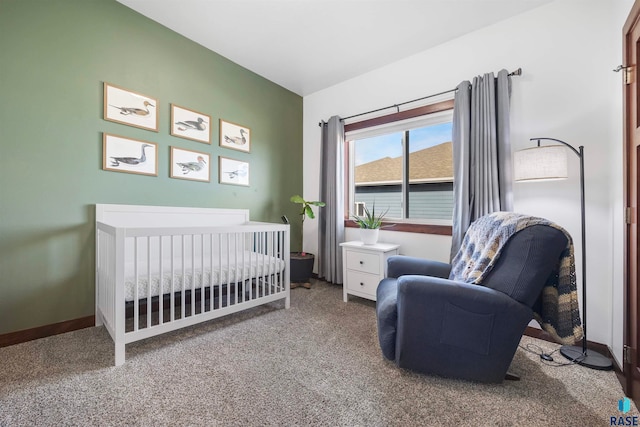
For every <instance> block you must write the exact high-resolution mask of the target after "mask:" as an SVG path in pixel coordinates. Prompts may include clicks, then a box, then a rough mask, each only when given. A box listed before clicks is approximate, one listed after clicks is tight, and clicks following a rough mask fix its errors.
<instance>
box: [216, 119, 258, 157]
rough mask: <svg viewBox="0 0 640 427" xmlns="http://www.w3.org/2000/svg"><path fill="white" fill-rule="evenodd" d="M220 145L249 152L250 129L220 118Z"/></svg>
mask: <svg viewBox="0 0 640 427" xmlns="http://www.w3.org/2000/svg"><path fill="white" fill-rule="evenodd" d="M220 147H224V148H230V149H232V150H238V151H244V152H245V153H249V152H251V129H249V128H248V127H247V126H242V125H239V124H236V123H232V122H228V121H226V120H223V119H220Z"/></svg>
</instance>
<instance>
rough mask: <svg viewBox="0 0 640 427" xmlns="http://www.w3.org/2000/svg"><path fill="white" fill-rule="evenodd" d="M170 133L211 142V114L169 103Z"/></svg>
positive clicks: (207, 142)
mask: <svg viewBox="0 0 640 427" xmlns="http://www.w3.org/2000/svg"><path fill="white" fill-rule="evenodd" d="M170 133H171V135H173V136H177V137H179V138H184V139H190V140H192V141H196V142H202V143H204V144H211V116H209V115H207V114H203V113H199V112H197V111H195V110H191V109H189V108H185V107H181V106H179V105H176V104H171V132H170Z"/></svg>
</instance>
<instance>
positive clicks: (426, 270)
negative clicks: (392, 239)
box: [387, 255, 451, 278]
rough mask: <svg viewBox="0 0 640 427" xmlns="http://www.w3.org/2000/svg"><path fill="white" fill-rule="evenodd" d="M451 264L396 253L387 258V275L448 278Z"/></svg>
mask: <svg viewBox="0 0 640 427" xmlns="http://www.w3.org/2000/svg"><path fill="white" fill-rule="evenodd" d="M450 271H451V264H447V263H444V262H440V261H433V260H429V259H423V258H416V257H410V256H406V255H395V256H391V257H389V259H388V260H387V277H393V278H398V277H400V276H403V275H408V274H417V275H421V276H434V277H441V278H447V277H449V272H450Z"/></svg>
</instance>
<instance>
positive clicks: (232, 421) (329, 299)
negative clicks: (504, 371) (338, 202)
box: [0, 282, 638, 427]
mask: <svg viewBox="0 0 640 427" xmlns="http://www.w3.org/2000/svg"><path fill="white" fill-rule="evenodd" d="M374 307H375V303H373V302H371V301H366V300H362V299H359V298H355V297H351V298H350V301H349V303H346V304H345V303H344V302H342V289H341V288H340V287H337V286H334V285H328V284H326V283H323V282H316V283H315V284H314V286H313V288H312V289H310V290H307V289H304V288H298V289H294V290H292V301H291V309H289V310H285V309H284V308H283V304H282V303H277V304H273V305H269V306H265V307H258V308H256V309H253V310H251V311H249V312H245V313H241V314H236V315H231V316H228V317H226V318H223V319H219V320H214V321H211V322H208V323H206V324H201V325H198V326H195V327H190V328H187V329H183V330H181V331H176V332H174V333H170V334H167V335H164V336H161V337H155V338H151V339H148V340H146V341H143V342H138V343H134V344H130V345H128V346H127V362H126V363H125V365H124V366H121V367H118V368H116V367H113V366H112V363H113V343H112V341H111V338H110V337H109V335H108V333H107V332H106V330H105V329H104V328H88V329H84V330H81V331H76V332H71V333H67V334H63V335H58V336H54V337H49V338H45V339H41V340H37V341H32V342H28V343H24V344H20V345H16V346H12V347H6V348H2V349H0V426H2V427H5V426H63V425H70V426H71V425H74V426H75V425H77V426H125V425H126V426H130V425H140V426H161V425H176V426H178V425H179V426H186V425H190V426H262V425H264V426H306V425H326V426H440V425H462V426H513V425H519V426H608V425H609V417H611V416H620V415H622V414H621V413H620V412H619V411H618V410H617V405H618V400H619V399H621V398H622V397H623V394H622V389H621V387H620V384H619V383H618V381H617V379H616V376H615V374H614V373H613V372H602V371H594V370H590V369H587V368H584V367H581V366H568V367H560V368H558V367H550V366H546V365H544V364H542V363H541V361H540V358H539V357H538V356H537V355H535V354H531V353H528V352H526V351H524V350H518V352H517V354H516V356H515V358H514V361H513V363H512V366H511V371H513V372H514V373H517V374H519V375H521V376H522V380H521V381H519V382H504V383H503V384H500V385H482V384H476V383H470V382H465V381H457V380H449V379H444V378H438V377H434V376H425V375H419V374H414V373H411V372H408V371H403V370H399V369H397V368H396V367H395V365H394V364H393V363H391V362H388V361H386V360H384V359H383V357H382V355H381V353H380V351H379V348H378V342H377V336H376V326H375V311H374ZM522 344H523V345H527V344H529V345H531V344H533V345H537V346H539V347H541V348H543V349H545V351H549V352H550V351H553V350H554V349H555V348H557V347H558V346H556V345H553V344H549V343H546V342H543V341H538V340H535V339H532V338H528V337H524V338H523V343H522ZM555 356H557V357H556V359H557V360H562V359H563V358H562V357H561V356H559V355H558V354H557V353H556V354H555ZM626 415H638V412H637V410H636V408H635V406H633V405H632V411H631V412H630V413H628V414H626Z"/></svg>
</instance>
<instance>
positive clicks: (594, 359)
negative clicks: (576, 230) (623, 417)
mask: <svg viewBox="0 0 640 427" xmlns="http://www.w3.org/2000/svg"><path fill="white" fill-rule="evenodd" d="M530 141H537V143H538V146H537V147H534V148H528V149H524V150H520V151H517V152H516V153H515V154H514V171H515V177H514V178H515V180H516V181H520V182H524V181H540V180H552V179H565V178H567V176H568V173H567V150H566V148H565V147H564V146H566V147H568V148H569V149H571V151H573V152H574V153H575V154H576V155H577V156H578V158H579V159H580V208H581V214H582V215H581V219H582V331H583V334H582V346H570V345H563V346H562V347H561V348H560V353H561V354H562V355H563V356H564V357H566V358H567V359H569V360H572V361H575V362H576V363H579V364H580V365H583V366H586V367H588V368H592V369H601V370H609V369H612V368H613V363H612V362H611V360H609V358H607V357H605V356H603V355H602V354H600V353H598V352H596V351H594V350H591V349H587V257H586V253H587V249H586V246H585V243H586V242H585V241H586V239H585V209H584V147H583V146H582V145H581V146H580V147H578V149H577V150H576V149H575V148H574V147H573V146H571V145H569V144H567V143H566V142H564V141H560V140H559V139H554V138H531V139H530ZM540 141H554V142H559V143H560V144H562V145H547V146H541V145H540Z"/></svg>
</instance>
